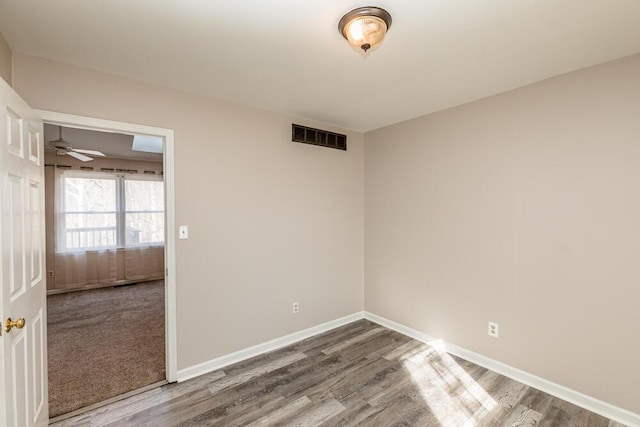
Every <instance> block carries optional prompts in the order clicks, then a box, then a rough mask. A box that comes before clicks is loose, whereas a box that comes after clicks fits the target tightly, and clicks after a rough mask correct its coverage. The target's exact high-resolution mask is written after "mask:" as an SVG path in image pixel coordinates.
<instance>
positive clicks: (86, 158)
mask: <svg viewBox="0 0 640 427" xmlns="http://www.w3.org/2000/svg"><path fill="white" fill-rule="evenodd" d="M67 155H68V156H71V157H75V158H76V159H78V160H80V161H81V162H90V161H91V160H93V159H92V158H91V157H89V156H85V155H84V154H80V153H76V152H75V151H67Z"/></svg>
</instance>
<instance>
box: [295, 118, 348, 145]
mask: <svg viewBox="0 0 640 427" xmlns="http://www.w3.org/2000/svg"><path fill="white" fill-rule="evenodd" d="M291 141H293V142H302V143H303V144H311V145H320V146H322V147H329V148H335V149H337V150H344V151H347V136H346V135H342V134H341V133H335V132H329V131H327V130H322V129H314V128H310V127H307V126H302V125H296V124H292V125H291Z"/></svg>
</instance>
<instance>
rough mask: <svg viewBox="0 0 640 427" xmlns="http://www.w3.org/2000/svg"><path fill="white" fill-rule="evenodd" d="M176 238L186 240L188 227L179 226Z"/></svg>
mask: <svg viewBox="0 0 640 427" xmlns="http://www.w3.org/2000/svg"><path fill="white" fill-rule="evenodd" d="M178 237H179V238H180V239H188V238H189V226H188V225H181V226H180V227H178Z"/></svg>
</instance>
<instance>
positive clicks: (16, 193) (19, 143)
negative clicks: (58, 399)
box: [0, 79, 49, 427]
mask: <svg viewBox="0 0 640 427" xmlns="http://www.w3.org/2000/svg"><path fill="white" fill-rule="evenodd" d="M43 154H44V146H43V141H42V121H41V120H40V119H39V118H38V117H37V115H36V113H35V112H34V111H33V110H32V109H31V108H30V107H29V106H28V105H27V104H26V103H25V102H24V101H23V100H22V99H21V98H20V97H19V96H18V95H17V94H16V93H15V92H14V91H13V90H12V89H11V88H10V87H9V86H8V85H7V84H6V83H5V82H4V81H3V80H2V79H0V189H1V190H2V191H1V193H0V194H1V196H0V211H1V216H0V259H1V262H2V266H1V268H0V272H1V273H0V284H1V285H2V286H1V288H2V290H1V292H0V321H1V323H2V325H0V326H4V322H5V321H6V320H7V319H8V318H11V319H12V320H13V321H16V320H18V319H24V324H22V323H20V324H19V325H24V326H23V327H22V328H19V327H13V328H12V329H11V331H9V332H7V331H6V330H5V329H4V328H2V329H1V331H2V334H1V336H0V388H1V390H0V394H2V395H3V398H2V399H0V425H3V426H4V425H6V426H21V427H22V426H25V427H30V426H34V425H35V426H45V425H47V424H48V416H49V411H48V404H47V400H48V394H47V362H46V361H47V356H46V353H47V344H46V343H47V339H46V338H47V331H46V324H47V322H46V293H45V292H46V289H45V281H44V273H43V272H44V270H45V268H44V209H43V208H44V162H43V159H42V156H43Z"/></svg>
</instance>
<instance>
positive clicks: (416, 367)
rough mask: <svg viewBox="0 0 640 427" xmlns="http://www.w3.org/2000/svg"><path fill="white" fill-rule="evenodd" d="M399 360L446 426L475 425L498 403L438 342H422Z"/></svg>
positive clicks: (424, 398)
mask: <svg viewBox="0 0 640 427" xmlns="http://www.w3.org/2000/svg"><path fill="white" fill-rule="evenodd" d="M399 360H400V361H401V362H402V364H403V366H404V368H405V369H406V370H407V371H408V372H409V373H410V374H411V379H412V381H413V383H414V384H415V386H416V388H417V389H418V390H419V392H420V395H421V396H422V399H423V400H424V402H425V403H426V404H427V405H428V406H429V408H430V410H431V411H432V413H433V414H434V415H435V416H436V418H437V419H438V421H439V422H440V423H441V424H442V425H443V426H465V427H472V426H476V425H477V424H478V422H479V421H481V420H482V419H483V418H485V417H486V416H487V415H488V414H490V413H491V412H492V411H494V410H495V409H496V408H497V406H498V403H497V402H496V401H495V400H494V399H493V398H492V397H491V396H489V394H488V393H487V392H486V391H485V390H484V389H483V388H482V386H480V385H479V384H478V383H477V382H476V381H475V380H474V379H473V378H472V377H471V376H470V375H469V374H468V373H467V372H466V371H465V370H464V369H463V368H462V367H461V366H460V365H458V363H456V361H455V360H454V359H453V358H452V357H451V356H450V355H449V354H448V353H446V352H445V351H444V350H442V349H439V348H437V346H435V347H434V346H431V347H427V348H425V347H422V346H421V347H420V348H418V349H414V350H413V351H410V352H408V353H405V354H404V355H402V356H400V357H399ZM460 387H462V388H463V390H462V391H460ZM450 390H451V391H452V393H451V394H450V393H449V391H450ZM453 390H455V392H453Z"/></svg>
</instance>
